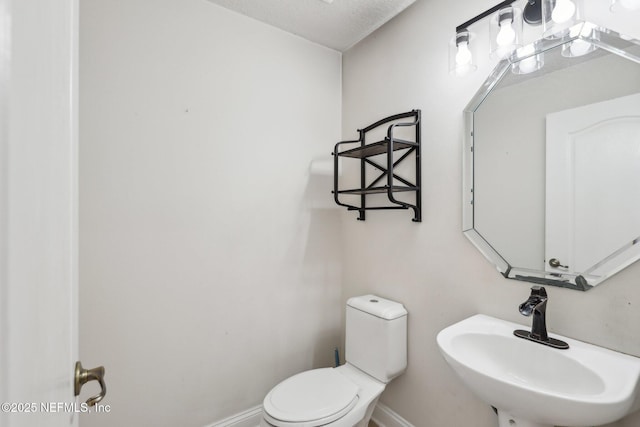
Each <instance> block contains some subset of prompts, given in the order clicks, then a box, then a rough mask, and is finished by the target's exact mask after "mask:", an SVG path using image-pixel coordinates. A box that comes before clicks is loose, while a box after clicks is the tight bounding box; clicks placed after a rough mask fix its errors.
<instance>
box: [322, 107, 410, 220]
mask: <svg viewBox="0 0 640 427" xmlns="http://www.w3.org/2000/svg"><path fill="white" fill-rule="evenodd" d="M404 119H411V120H410V121H405V120H404ZM387 124H389V126H388V128H387V134H386V136H385V137H384V138H383V139H381V140H376V141H375V142H369V143H368V142H367V136H369V139H371V137H370V135H372V134H371V133H370V132H372V131H373V132H374V133H375V131H376V130H380V128H381V126H384V125H387ZM405 127H414V128H415V129H414V132H412V133H413V134H414V135H415V138H414V140H413V141H409V140H406V139H399V138H397V137H396V136H394V132H398V131H399V129H398V128H405ZM358 134H359V138H358V139H356V140H352V141H340V142H338V143H337V144H336V145H335V148H334V150H333V153H331V154H332V155H333V158H334V174H333V191H332V193H333V197H334V200H335V202H336V203H337V204H338V205H340V206H344V207H346V208H347V209H348V210H357V211H358V212H359V215H358V220H360V221H364V220H365V212H366V211H368V210H384V209H412V210H413V219H412V220H413V221H414V222H420V221H421V220H422V217H421V206H422V193H421V189H420V182H421V178H420V177H421V170H420V169H421V166H420V110H412V111H409V112H406V113H401V114H395V115H393V116H389V117H386V118H384V119H382V120H379V121H377V122H375V123H373V124H371V125H369V126H367V127H365V128H364V129H358ZM403 136H404V134H403ZM410 138H411V137H410ZM378 139H379V138H378ZM347 144H360V146H358V147H355V148H351V149H348V150H347V149H343V145H347ZM341 150H342V151H341ZM402 150H404V152H403V153H398V154H399V156H400V157H399V158H398V159H394V152H396V151H402ZM412 154H413V158H414V160H415V182H411V181H409V180H407V179H405V178H403V177H401V176H399V175H398V174H397V172H396V171H394V169H395V168H396V167H397V166H398V164H400V163H401V162H402V161H404V160H405V159H407V158H409V157H410V156H411V155H412ZM376 156H380V157H382V156H384V162H383V163H382V164H380V163H377V162H374V161H373V160H372V159H371V158H372V157H376ZM339 157H350V158H355V159H360V187H358V188H352V189H344V190H340V189H339V174H338V158H339ZM367 165H369V166H371V167H370V168H369V170H372V169H373V170H374V171H377V172H378V175H377V176H375V177H374V178H372V179H369V177H368V174H367ZM385 178H386V184H383V185H380V183H381V181H383V179H385ZM401 192H414V193H415V202H414V203H410V202H407V201H404V200H398V198H396V197H395V194H396V193H401ZM373 194H386V195H387V200H388V201H389V203H388V204H385V205H380V206H369V205H368V204H367V196H368V195H373ZM340 195H351V196H353V195H359V196H360V204H359V205H355V204H349V203H345V202H344V201H342V200H340Z"/></svg>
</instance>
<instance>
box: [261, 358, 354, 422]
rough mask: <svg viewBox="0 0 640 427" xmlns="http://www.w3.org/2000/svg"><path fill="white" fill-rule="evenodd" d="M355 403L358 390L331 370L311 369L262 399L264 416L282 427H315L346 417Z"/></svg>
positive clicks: (346, 379)
mask: <svg viewBox="0 0 640 427" xmlns="http://www.w3.org/2000/svg"><path fill="white" fill-rule="evenodd" d="M357 402H358V386H357V385H356V384H354V383H353V382H352V381H350V380H349V379H348V378H347V377H345V376H344V375H343V374H341V373H340V372H338V371H337V370H336V369H333V368H321V369H313V370H311V371H306V372H302V373H299V374H297V375H294V376H292V377H290V378H287V379H286V380H284V381H282V382H281V383H280V384H278V385H277V386H275V387H274V388H273V389H272V390H271V391H270V392H269V394H267V396H266V397H265V398H264V402H263V408H264V416H265V418H266V419H267V421H269V423H270V424H273V425H275V426H282V427H285V426H287V427H292V426H296V427H315V426H321V425H324V424H328V423H330V422H333V421H335V420H337V419H339V418H341V417H343V416H344V415H345V414H347V413H348V412H349V411H350V410H351V409H353V407H354V406H355V405H356V403H357Z"/></svg>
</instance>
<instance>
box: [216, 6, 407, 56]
mask: <svg viewBox="0 0 640 427" xmlns="http://www.w3.org/2000/svg"><path fill="white" fill-rule="evenodd" d="M209 1H210V2H212V3H215V4H218V5H220V6H222V7H225V8H227V9H230V10H234V11H236V12H238V13H241V14H243V15H246V16H249V17H251V18H254V19H257V20H259V21H262V22H265V23H267V24H270V25H273V26H274V27H278V28H280V29H282V30H284V31H287V32H290V33H293V34H296V35H298V36H300V37H304V38H305V39H308V40H311V41H313V42H316V43H319V44H321V45H324V46H327V47H330V48H332V49H335V50H339V51H341V52H344V51H345V50H347V49H349V48H350V47H351V46H353V45H354V44H356V43H358V42H359V41H360V40H362V39H363V38H365V37H366V36H368V35H369V34H371V33H372V32H373V31H375V30H376V29H377V28H379V27H380V26H382V25H383V24H384V23H385V22H387V21H389V20H390V19H391V18H393V17H394V16H396V15H397V14H398V13H400V12H402V11H403V10H404V9H406V8H407V6H409V5H410V4H412V3H413V2H415V0H209Z"/></svg>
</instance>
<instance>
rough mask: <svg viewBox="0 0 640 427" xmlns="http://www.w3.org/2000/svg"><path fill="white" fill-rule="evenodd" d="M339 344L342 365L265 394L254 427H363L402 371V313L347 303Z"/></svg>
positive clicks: (368, 300) (371, 303)
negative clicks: (343, 333) (342, 346)
mask: <svg viewBox="0 0 640 427" xmlns="http://www.w3.org/2000/svg"><path fill="white" fill-rule="evenodd" d="M345 345H346V351H345V358H346V363H345V364H344V365H342V366H339V367H337V368H320V369H312V370H310V371H305V372H302V373H299V374H296V375H294V376H292V377H289V378H287V379H286V380H284V381H282V382H281V383H279V384H278V385H276V386H275V387H274V388H273V389H271V391H270V392H269V393H268V394H267V396H266V397H265V398H264V402H263V405H262V409H263V418H262V421H261V423H260V427H273V426H275V427H316V426H325V425H330V426H331V427H354V426H357V427H366V426H367V425H368V423H369V419H370V418H371V414H372V413H373V409H374V407H375V405H376V402H377V401H378V398H379V397H380V395H381V394H382V392H383V391H384V388H385V387H386V385H387V384H388V383H389V382H390V381H391V380H392V379H394V378H395V377H397V376H398V375H400V374H402V373H403V372H404V371H405V369H406V368H407V310H406V309H405V308H404V306H403V305H402V304H400V303H397V302H394V301H390V300H387V299H384V298H380V297H377V296H375V295H363V296H359V297H354V298H350V299H349V300H348V301H347V312H346V336H345Z"/></svg>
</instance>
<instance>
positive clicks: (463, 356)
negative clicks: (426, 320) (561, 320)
mask: <svg viewBox="0 0 640 427" xmlns="http://www.w3.org/2000/svg"><path fill="white" fill-rule="evenodd" d="M515 329H530V327H528V326H524V325H519V324H517V323H512V322H507V321H504V320H500V319H496V318H493V317H489V316H485V315H482V314H478V315H475V316H472V317H469V318H468V319H465V320H463V321H461V322H458V323H456V324H454V325H451V326H449V327H448V328H445V329H443V330H442V331H441V332H440V333H439V334H438V338H437V339H438V346H439V347H440V351H441V352H442V355H443V356H444V358H445V359H446V361H447V362H448V363H449V365H451V367H452V368H453V370H454V371H455V372H456V373H457V374H458V375H459V376H460V378H461V379H462V381H463V382H464V383H465V384H466V386H467V387H469V388H470V389H471V390H472V391H473V392H474V393H475V394H476V395H477V396H478V397H480V398H481V399H482V400H484V401H485V402H487V403H489V404H490V405H492V406H494V407H495V408H497V409H498V420H499V425H500V426H523V427H524V426H526V427H544V426H554V425H561V426H571V427H588V426H597V425H602V424H607V423H611V422H614V421H616V420H618V419H620V418H622V417H624V416H625V415H627V414H628V413H630V412H632V411H634V410H636V409H638V406H639V405H640V399H636V397H637V395H638V387H639V386H640V385H639V384H638V382H639V380H640V358H637V357H633V356H629V355H626V354H622V353H617V352H615V351H611V350H607V349H605V348H601V347H598V346H595V345H591V344H587V343H583V342H581V341H576V340H572V339H570V338H565V337H559V336H557V335H556V336H554V337H557V338H560V339H562V340H563V341H566V342H567V343H568V344H569V349H568V350H558V349H555V348H551V347H548V346H545V345H542V344H539V343H535V342H532V341H528V340H525V339H522V338H518V337H516V336H514V335H513V331H514V330H515ZM552 335H553V334H552Z"/></svg>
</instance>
